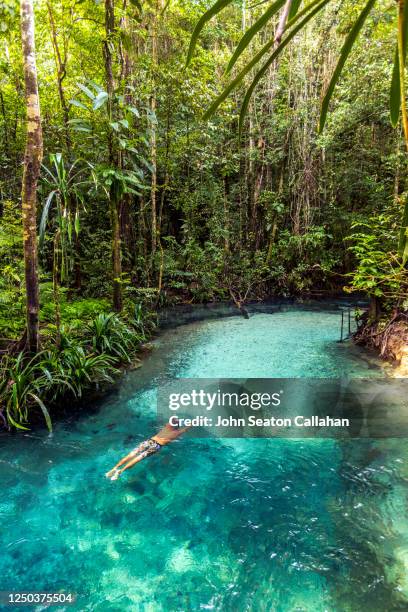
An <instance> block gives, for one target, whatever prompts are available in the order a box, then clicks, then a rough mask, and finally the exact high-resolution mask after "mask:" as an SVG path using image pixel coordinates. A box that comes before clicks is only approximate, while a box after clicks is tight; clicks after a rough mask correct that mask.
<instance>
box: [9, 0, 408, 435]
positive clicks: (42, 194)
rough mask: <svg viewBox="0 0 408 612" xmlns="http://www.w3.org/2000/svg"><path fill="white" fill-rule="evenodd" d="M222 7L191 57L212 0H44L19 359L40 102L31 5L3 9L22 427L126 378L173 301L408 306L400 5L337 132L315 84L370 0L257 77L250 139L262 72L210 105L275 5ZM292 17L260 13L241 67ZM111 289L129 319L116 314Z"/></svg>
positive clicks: (367, 56)
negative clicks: (27, 19)
mask: <svg viewBox="0 0 408 612" xmlns="http://www.w3.org/2000/svg"><path fill="white" fill-rule="evenodd" d="M224 4H225V5H227V4H228V6H227V8H226V9H225V10H224V11H223V12H222V13H220V14H219V15H217V16H216V17H215V19H213V20H212V21H210V22H209V23H208V24H207V25H206V27H205V29H204V30H203V32H202V33H201V35H200V38H199V39H198V40H197V45H196V48H195V52H194V54H193V56H192V58H191V62H190V64H189V66H188V67H186V57H187V50H188V46H189V41H190V37H191V33H192V31H193V29H194V26H195V24H196V23H197V22H198V20H199V18H200V16H201V15H202V14H203V13H204V11H205V10H206V9H207V8H208V7H209V6H210V5H211V3H210V2H208V3H207V2H199V3H192V2H189V1H188V0H187V1H185V0H177V1H176V2H171V3H164V2H162V1H161V0H157V2H151V3H150V2H146V3H142V5H139V3H134V2H125V3H124V4H122V3H121V4H119V3H118V4H117V5H116V6H115V15H114V17H115V20H114V27H113V29H111V30H109V31H107V29H106V22H105V16H106V15H105V5H104V3H103V2H99V1H94V0H85V1H83V2H76V1H74V0H55V1H52V2H47V0H39V1H38V2H36V3H35V9H36V40H37V68H38V78H39V90H40V100H41V114H42V124H43V136H44V153H45V154H44V159H43V170H42V175H41V179H40V185H39V192H38V202H39V214H38V236H39V261H40V270H39V274H40V302H41V308H40V332H41V347H42V350H41V352H40V353H39V355H37V356H36V357H24V356H20V357H17V356H16V354H14V355H13V354H10V350H9V346H10V345H9V341H10V340H12V341H15V342H16V344H13V345H11V346H14V347H15V349H16V351H17V353H18V352H19V351H18V349H19V348H21V347H19V346H18V340H19V339H20V338H21V336H22V335H23V333H24V327H25V291H24V265H23V256H22V229H21V204H20V202H21V200H20V191H21V176H22V161H23V153H24V139H25V130H26V126H25V114H26V109H25V105H24V97H23V92H24V82H23V79H22V56H21V41H20V30H19V27H20V25H19V17H18V6H17V3H15V2H14V1H13V0H7V2H5V1H3V2H1V1H0V21H1V27H0V46H1V49H2V54H1V59H0V134H1V142H0V156H1V157H0V337H1V348H2V349H3V350H4V351H5V357H4V359H3V365H2V369H3V372H2V376H3V382H2V390H1V395H0V398H1V399H0V402H1V405H2V406H3V413H4V415H5V417H6V418H7V419H8V422H9V423H10V424H14V423H16V424H17V425H20V424H23V426H26V425H27V421H28V420H29V414H28V412H27V410H28V409H29V407H31V408H33V409H34V408H35V407H37V408H38V409H40V410H41V411H42V412H43V413H44V414H45V415H46V414H47V412H46V411H47V409H48V406H49V405H52V402H53V400H54V399H55V398H56V397H57V396H60V395H61V394H62V395H69V396H70V397H71V398H79V397H81V395H82V394H83V392H84V390H85V389H88V388H89V387H90V386H92V385H94V384H95V383H103V382H108V381H110V380H111V379H114V377H115V376H116V370H117V368H118V367H119V366H120V365H121V364H126V363H128V362H129V361H132V360H133V359H134V356H135V354H136V351H137V348H138V347H139V346H140V343H142V342H143V341H145V340H146V339H147V338H148V337H149V334H150V333H151V330H152V326H153V320H154V315H152V314H151V313H152V312H154V311H155V310H156V309H157V308H158V307H161V306H165V305H168V304H173V303H176V302H179V301H189V302H192V301H194V302H202V301H209V300H229V299H231V297H232V298H233V299H234V300H238V301H242V300H245V299H257V298H262V297H265V296H271V295H278V296H279V295H282V296H291V295H302V296H304V295H314V294H322V293H324V292H332V293H333V292H334V293H336V292H339V291H341V290H342V289H343V287H346V289H347V290H348V291H354V290H358V291H363V292H365V293H367V294H368V295H370V296H375V297H377V298H379V299H380V300H381V301H382V308H383V310H385V311H387V310H391V309H392V308H394V307H395V306H396V305H397V306H400V307H401V308H405V307H406V301H405V300H406V289H407V274H406V268H405V265H403V254H401V253H399V252H398V239H399V236H400V232H401V226H402V227H405V226H404V223H402V212H403V210H404V206H405V203H406V199H407V196H406V193H407V191H408V187H407V184H406V157H405V155H406V154H405V150H404V143H403V139H402V135H401V130H400V129H397V130H393V129H392V127H391V125H390V121H389V111H388V100H389V83H390V81H391V78H392V74H393V66H394V56H395V54H394V52H395V20H396V14H395V8H394V7H392V10H391V9H390V6H389V5H388V4H386V3H385V2H383V1H382V0H381V1H380V0H379V1H378V2H376V3H375V6H374V8H373V10H372V11H371V12H370V14H369V16H367V19H366V21H365V24H364V28H363V29H362V31H361V33H360V36H359V38H358V40H357V41H356V42H355V44H354V48H353V53H352V54H351V55H350V56H349V57H348V61H347V63H346V64H345V66H344V68H343V71H342V74H341V78H340V79H339V80H338V83H337V86H336V92H335V96H334V97H333V99H332V102H331V107H330V113H329V114H328V118H327V124H326V128H325V131H324V132H322V133H320V134H319V133H318V129H317V126H318V121H319V115H320V107H321V92H322V91H326V90H327V87H328V85H329V82H330V78H331V75H332V74H333V71H334V70H335V67H336V64H337V60H338V56H339V52H340V50H341V48H342V46H343V43H344V40H345V38H346V37H347V36H348V34H349V33H350V31H351V30H352V27H353V24H354V23H355V22H356V19H357V18H358V15H359V14H360V12H361V10H362V9H363V8H364V6H365V5H366V2H363V1H362V2H352V1H351V0H346V2H342V3H341V4H342V10H341V11H338V10H337V8H338V7H337V4H338V3H336V2H330V3H329V4H328V6H327V7H326V8H325V9H323V10H322V11H321V12H319V13H318V14H317V15H316V18H315V19H313V20H311V21H310V22H309V23H308V24H307V26H306V27H305V28H304V29H302V31H300V32H299V34H298V35H297V36H295V37H294V38H293V40H292V41H291V44H290V45H288V46H287V48H286V49H285V52H284V53H283V54H281V55H280V56H279V59H278V60H277V62H275V63H272V64H271V66H270V68H269V69H268V70H267V71H265V74H264V77H263V78H262V79H261V80H260V81H259V84H258V87H257V89H256V90H255V92H254V94H253V96H252V98H251V101H250V103H249V105H248V109H247V114H246V119H245V122H244V123H243V125H242V131H241V134H240V133H239V131H238V119H239V112H240V108H241V105H242V102H243V100H244V96H245V92H246V87H247V86H248V84H250V82H251V81H252V79H253V77H254V76H255V74H254V73H253V72H251V71H249V72H248V74H247V81H246V80H245V79H243V80H242V81H241V82H240V83H239V84H238V85H237V87H236V88H235V89H234V91H233V93H232V95H231V96H230V97H228V98H226V99H225V101H224V102H223V104H221V106H220V108H219V110H218V112H217V113H216V114H215V115H213V116H212V118H211V119H210V120H209V121H207V120H203V115H204V113H205V112H206V111H208V109H209V108H210V105H211V102H212V101H213V100H214V98H216V97H217V95H218V94H220V92H221V91H222V90H223V88H224V86H225V84H226V83H228V82H229V80H230V79H231V77H230V76H229V74H227V75H224V69H225V67H226V65H227V63H228V58H230V57H231V53H232V51H233V49H235V48H236V45H237V43H238V42H239V40H240V39H241V37H242V33H243V29H244V30H246V29H247V28H248V27H250V26H251V25H252V24H254V23H256V22H257V19H259V18H260V17H261V15H262V14H263V13H264V12H265V10H266V7H265V5H264V4H262V3H261V4H258V3H254V6H253V7H252V8H251V7H249V8H246V7H245V5H242V4H241V3H235V2H233V3H224ZM272 4H273V3H271V6H272ZM296 4H297V5H299V6H300V10H302V6H303V2H302V3H296ZM281 5H283V3H281ZM278 8H279V7H278ZM278 20H279V11H278V12H277V13H276V14H275V15H274V16H273V17H272V19H270V20H269V21H266V22H265V23H264V22H262V25H263V27H262V29H259V31H258V32H257V34H256V36H254V37H253V39H252V41H251V44H250V45H249V46H248V47H247V48H246V49H245V50H244V53H243V54H242V55H241V56H240V57H238V56H236V57H235V58H234V61H233V62H232V63H231V65H230V68H229V72H231V71H237V74H239V71H240V70H242V68H243V67H244V66H245V65H246V61H247V59H248V57H249V56H253V54H254V53H256V52H258V51H259V49H261V48H262V47H263V46H264V45H265V44H267V43H268V41H270V40H273V36H274V33H275V30H276V27H277V24H278ZM109 52H110V55H111V59H112V79H113V91H110V85H109V79H108V78H107V58H109ZM235 60H236V61H235ZM233 63H234V64H235V65H234V66H233V65H232V64H233ZM394 119H395V117H394ZM394 123H395V121H394ZM115 214H116V215H117V221H118V224H119V225H118V235H117V236H116V248H117V250H116V253H117V254H118V253H119V258H120V262H119V263H120V272H119V274H118V269H119V268H118V266H116V268H112V252H114V253H115ZM403 231H404V230H403ZM112 242H113V243H114V244H113V245H112ZM115 284H116V288H117V289H118V288H119V289H120V292H121V293H122V298H123V300H122V301H123V310H122V312H121V313H118V314H117V315H112V313H111V311H112V309H113V307H112V285H115ZM115 308H116V310H118V308H117V303H116V305H115ZM47 418H48V417H47ZM24 424H25V425H24Z"/></svg>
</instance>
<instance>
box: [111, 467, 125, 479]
mask: <svg viewBox="0 0 408 612" xmlns="http://www.w3.org/2000/svg"><path fill="white" fill-rule="evenodd" d="M121 473H122V472H121V470H117V469H115V470H114V472H113V474H112V476H111V477H110V479H111V480H117V479H118V478H119V476H120V475H121Z"/></svg>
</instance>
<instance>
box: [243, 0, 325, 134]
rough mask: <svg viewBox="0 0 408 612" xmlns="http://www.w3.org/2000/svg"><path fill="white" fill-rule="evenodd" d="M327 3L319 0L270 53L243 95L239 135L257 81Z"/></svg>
mask: <svg viewBox="0 0 408 612" xmlns="http://www.w3.org/2000/svg"><path fill="white" fill-rule="evenodd" d="M328 2H330V0H320V3H319V4H317V6H315V8H314V9H313V11H311V13H309V14H308V15H307V16H306V17H305V18H304V19H302V21H301V22H300V23H299V24H298V25H297V26H296V27H295V28H294V29H293V30H292V31H291V32H290V33H289V34H288V35H287V37H286V38H285V39H284V41H283V42H281V44H280V45H279V46H278V48H277V49H276V50H275V51H274V52H273V53H272V55H271V56H270V58H269V59H268V60H267V61H266V62H265V64H264V65H263V66H262V68H261V69H260V70H259V72H258V73H257V74H256V75H255V77H254V79H253V81H252V83H251V85H250V86H249V88H248V90H247V92H246V94H245V98H244V101H243V103H242V106H241V112H240V116H239V131H240V133H241V130H242V126H243V122H244V119H245V116H246V113H247V110H248V106H249V102H250V100H251V96H252V94H253V91H254V89H255V87H256V86H257V84H258V83H259V81H260V80H261V78H262V77H263V76H264V74H265V73H266V71H267V70H268V68H269V66H271V64H272V63H273V62H274V61H275V59H276V58H277V57H278V55H280V54H281V53H282V51H283V50H284V48H285V47H286V46H287V45H288V44H289V43H290V41H291V40H292V38H293V37H294V36H296V34H297V33H298V32H299V31H300V30H301V29H302V28H303V27H304V26H305V25H306V24H307V22H308V21H310V19H312V18H313V17H314V16H315V15H316V14H317V13H318V12H319V11H320V10H321V9H322V8H323V7H324V6H326V4H328Z"/></svg>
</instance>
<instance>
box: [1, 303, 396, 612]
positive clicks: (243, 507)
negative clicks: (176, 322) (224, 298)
mask: <svg viewBox="0 0 408 612" xmlns="http://www.w3.org/2000/svg"><path fill="white" fill-rule="evenodd" d="M339 331H340V310H339V309H338V308H337V306H336V305H335V304H330V303H326V304H325V305H324V307H319V308H312V307H302V306H288V305H286V306H283V307H281V308H280V309H279V310H276V309H271V311H270V312H268V309H265V311H264V312H255V313H253V314H252V316H251V317H250V319H249V320H245V319H244V318H243V317H241V316H230V317H224V318H215V319H211V320H204V321H198V322H194V323H189V324H185V325H182V326H179V327H176V328H170V329H167V330H165V331H162V333H161V334H160V335H159V336H158V338H157V339H156V340H155V341H154V344H155V348H154V350H153V351H152V352H151V354H150V355H149V356H148V357H147V358H146V360H145V362H144V365H143V367H142V368H141V370H138V371H134V372H131V373H129V374H128V375H127V376H126V377H125V379H124V380H123V382H122V384H121V385H120V387H119V388H118V389H117V391H116V392H115V393H112V394H111V395H109V396H108V397H107V398H105V399H104V400H103V401H102V402H101V403H100V405H99V406H98V407H97V409H96V410H92V411H91V412H90V413H88V414H85V413H84V412H82V413H81V415H80V417H79V418H78V416H77V417H72V418H71V419H69V420H65V421H63V422H59V423H55V426H54V432H53V433H52V434H48V433H47V432H46V431H45V430H44V431H36V432H31V433H27V434H23V433H19V434H16V435H13V436H10V435H4V436H3V437H2V443H1V450H0V475H1V476H0V478H1V482H2V496H1V501H0V516H1V524H2V529H1V533H0V542H1V550H2V554H1V557H0V575H1V577H2V589H3V590H6V589H10V590H12V591H16V590H18V589H19V588H21V589H24V590H26V591H27V590H33V591H40V590H41V591H47V592H56V591H64V592H68V591H71V592H74V593H76V594H77V601H76V603H75V604H73V605H72V606H69V607H68V606H67V607H66V608H64V607H59V608H54V609H57V610H62V609H67V610H74V609H75V610H81V611H83V610H92V611H97V610H101V611H102V610H103V612H108V611H110V610H112V611H113V610H115V611H118V610H121V611H126V610H129V611H130V610H146V611H148V610H149V611H153V612H158V611H161V610H163V611H168V610H223V611H227V610H228V611H229V610H231V611H234V610H259V611H261V610H271V609H272V608H271V602H273V610H274V611H276V612H289V611H290V612H292V611H295V610H296V611H302V612H303V611H304V612H309V611H310V612H323V611H326V610H330V612H337V611H338V612H340V611H341V612H345V611H352V612H356V611H360V610H370V611H372V612H375V611H384V610H407V608H408V579H407V569H408V520H407V515H406V507H407V492H408V489H407V478H408V471H407V457H408V442H407V440H406V439H399V440H393V439H389V440H387V439H385V440H369V439H367V440H353V441H340V440H328V439H321V440H320V439H314V440H307V439H304V440H285V439H274V440H272V439H197V438H196V439H193V438H189V437H185V438H182V439H180V440H179V441H177V442H176V443H174V444H173V445H171V446H170V447H167V448H164V449H163V450H162V451H161V452H160V453H159V454H158V455H156V456H154V457H152V458H150V459H149V460H148V461H144V462H142V463H141V464H140V465H138V466H136V467H135V468H134V469H133V470H132V471H131V472H128V473H127V474H126V475H124V476H123V477H122V479H120V480H119V481H116V482H110V481H107V480H106V479H105V478H104V473H105V472H106V470H107V469H108V468H110V467H111V466H112V464H114V463H115V462H116V461H117V459H118V458H119V457H120V456H121V454H123V453H124V452H125V451H128V450H130V449H131V448H132V447H133V446H135V445H136V444H137V443H138V442H140V441H141V440H143V439H144V438H146V437H149V436H151V435H152V434H153V433H154V430H155V427H156V388H157V384H158V383H159V380H160V377H163V376H173V377H197V378H210V377H217V378H218V377H228V378H233V377H253V378H260V377H337V376H344V375H348V376H357V377H371V376H373V377H378V376H382V375H383V370H382V368H381V366H380V365H379V364H378V363H377V362H376V361H375V360H374V359H372V358H371V357H369V356H367V354H366V353H364V352H363V351H362V350H360V349H358V348H356V347H353V346H352V345H351V344H350V343H342V344H341V343H338V342H337V340H338V338H339ZM36 609H37V610H40V609H42V608H41V607H38V608H36Z"/></svg>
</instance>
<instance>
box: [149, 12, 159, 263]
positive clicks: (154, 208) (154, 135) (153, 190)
mask: <svg viewBox="0 0 408 612" xmlns="http://www.w3.org/2000/svg"><path fill="white" fill-rule="evenodd" d="M158 12H159V0H156V3H155V8H154V16H153V23H152V62H153V71H154V73H153V92H152V97H151V100H150V110H151V112H152V126H151V145H150V153H151V162H152V182H151V206H152V215H151V224H152V260H153V258H154V255H155V253H156V247H157V129H156V128H157V126H156V107H157V100H156V92H155V89H156V71H157V64H158V54H157V44H158V40H157V27H158V19H157V16H158Z"/></svg>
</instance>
